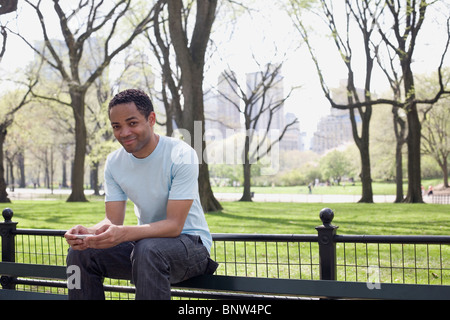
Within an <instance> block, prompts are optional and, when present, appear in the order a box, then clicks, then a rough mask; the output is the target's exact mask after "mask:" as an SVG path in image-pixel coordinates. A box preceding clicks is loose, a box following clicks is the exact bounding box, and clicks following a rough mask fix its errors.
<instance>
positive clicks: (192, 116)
mask: <svg viewBox="0 0 450 320" xmlns="http://www.w3.org/2000/svg"><path fill="white" fill-rule="evenodd" d="M196 4H197V6H196V10H197V15H196V20H195V27H194V30H193V33H192V38H191V40H190V43H188V38H187V30H186V29H187V27H186V26H184V25H183V21H184V17H183V14H182V12H183V10H184V7H183V2H182V1H181V0H170V1H167V6H168V11H169V32H170V38H171V40H172V44H173V47H174V50H175V54H176V56H177V63H178V64H179V67H180V70H181V84H182V88H183V98H184V109H183V111H182V117H179V118H182V128H183V129H185V130H187V131H189V133H190V134H191V138H192V141H194V146H196V145H200V146H201V150H196V152H197V154H198V156H199V160H200V166H199V194H200V201H201V203H202V207H203V210H205V211H218V210H221V209H222V206H221V205H220V203H219V202H218V201H217V199H216V198H215V197H214V194H213V192H212V189H211V184H210V181H209V170H208V164H207V163H206V162H205V161H203V159H202V158H203V150H204V149H205V141H204V139H203V136H204V130H205V129H204V121H205V119H204V104H203V70H204V64H205V52H206V48H207V44H208V41H209V36H210V32H211V27H212V24H213V22H214V18H215V12H216V6H217V1H216V0H214V1H212V0H209V1H208V0H198V1H196ZM175 116H177V115H175ZM178 116H179V115H178ZM195 123H197V124H200V127H201V130H199V128H198V127H197V128H196V127H195ZM200 141H201V143H198V142H200ZM195 142H197V144H196V143H195Z"/></svg>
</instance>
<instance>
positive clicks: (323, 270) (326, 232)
mask: <svg viewBox="0 0 450 320" xmlns="http://www.w3.org/2000/svg"><path fill="white" fill-rule="evenodd" d="M333 218H334V212H333V210H331V209H329V208H324V209H322V210H321V211H320V220H322V223H323V225H321V226H318V227H316V230H317V233H318V240H319V269H320V279H321V280H336V242H335V241H334V236H335V235H336V230H337V228H338V227H337V226H334V225H332V224H331V221H333Z"/></svg>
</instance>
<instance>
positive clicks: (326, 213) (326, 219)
mask: <svg viewBox="0 0 450 320" xmlns="http://www.w3.org/2000/svg"><path fill="white" fill-rule="evenodd" d="M319 217H320V220H322V223H323V225H324V226H329V225H331V221H333V218H334V212H333V210H331V209H330V208H323V209H322V210H320V214H319Z"/></svg>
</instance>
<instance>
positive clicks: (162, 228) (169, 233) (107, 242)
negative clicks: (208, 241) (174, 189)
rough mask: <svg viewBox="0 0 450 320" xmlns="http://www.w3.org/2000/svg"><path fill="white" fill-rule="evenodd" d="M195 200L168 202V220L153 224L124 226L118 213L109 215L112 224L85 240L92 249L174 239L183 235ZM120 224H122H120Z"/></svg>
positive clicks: (101, 227) (104, 226) (102, 226)
mask: <svg viewBox="0 0 450 320" xmlns="http://www.w3.org/2000/svg"><path fill="white" fill-rule="evenodd" d="M192 202H193V200H168V202H167V218H166V219H165V220H161V221H157V222H154V223H151V224H144V225H139V226H123V225H122V224H123V220H120V219H118V218H119V217H117V216H116V212H117V211H114V213H113V214H111V213H107V218H108V219H109V220H110V222H111V223H104V224H103V225H101V226H100V227H99V228H98V229H97V231H96V234H97V236H95V237H89V238H86V239H85V240H84V242H85V243H86V245H87V246H88V247H90V248H97V249H102V248H109V247H113V246H115V245H118V244H119V243H122V242H126V241H137V240H140V239H144V238H172V237H177V236H179V235H180V234H181V231H182V230H183V227H184V222H185V221H186V218H187V215H188V213H189V209H190V208H191V205H192ZM118 222H120V223H118Z"/></svg>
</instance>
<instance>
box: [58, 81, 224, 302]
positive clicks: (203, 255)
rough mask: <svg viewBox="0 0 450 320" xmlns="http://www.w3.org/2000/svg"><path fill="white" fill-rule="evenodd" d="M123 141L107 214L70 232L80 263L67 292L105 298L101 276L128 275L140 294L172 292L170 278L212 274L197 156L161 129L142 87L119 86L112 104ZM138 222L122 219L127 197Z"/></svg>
mask: <svg viewBox="0 0 450 320" xmlns="http://www.w3.org/2000/svg"><path fill="white" fill-rule="evenodd" d="M109 118H110V121H111V125H112V128H113V131H114V136H115V137H116V139H117V141H119V142H120V144H121V145H122V148H120V149H118V150H116V151H114V152H112V153H111V154H110V155H109V156H108V158H107V161H106V164H105V211H106V216H105V219H104V220H103V221H101V222H99V223H98V224H97V225H95V226H93V227H89V228H87V227H84V226H81V225H77V226H75V227H73V228H71V229H70V230H69V231H67V233H66V234H65V238H66V240H67V242H68V243H69V245H70V249H69V253H68V256H67V266H71V265H76V266H78V267H79V268H80V269H79V270H80V288H79V289H77V288H73V289H70V290H69V299H104V297H105V296H104V291H103V278H104V277H109V278H119V279H129V280H132V282H133V283H134V284H135V286H136V299H170V297H171V294H170V284H171V283H177V282H180V281H183V280H186V279H188V278H191V277H194V276H198V275H201V274H212V273H213V272H214V271H215V269H216V268H217V263H216V262H214V261H212V260H211V259H210V256H209V251H210V248H211V244H212V239H211V234H210V232H209V228H208V225H207V223H206V220H205V216H204V213H203V210H202V207H201V204H200V199H199V193H198V158H197V155H196V153H195V151H194V150H193V149H192V148H191V147H190V146H188V145H187V144H186V143H185V142H183V141H181V140H179V139H175V138H170V137H166V136H159V135H157V134H156V133H155V132H154V130H153V127H154V125H155V122H156V116H155V112H154V111H153V105H152V103H151V101H150V98H149V97H148V96H147V95H146V94H145V93H144V92H142V91H140V90H135V89H129V90H126V91H123V92H120V93H118V94H117V95H116V96H115V97H114V98H113V99H112V100H111V102H110V104H109ZM128 199H130V200H131V201H132V202H133V203H134V206H135V208H134V210H135V214H136V216H137V218H138V225H136V226H125V225H123V223H124V218H125V209H126V201H127V200H128Z"/></svg>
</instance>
